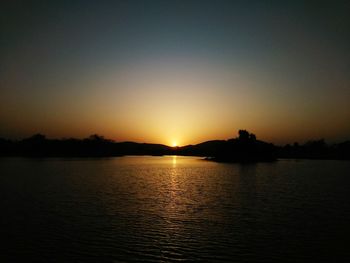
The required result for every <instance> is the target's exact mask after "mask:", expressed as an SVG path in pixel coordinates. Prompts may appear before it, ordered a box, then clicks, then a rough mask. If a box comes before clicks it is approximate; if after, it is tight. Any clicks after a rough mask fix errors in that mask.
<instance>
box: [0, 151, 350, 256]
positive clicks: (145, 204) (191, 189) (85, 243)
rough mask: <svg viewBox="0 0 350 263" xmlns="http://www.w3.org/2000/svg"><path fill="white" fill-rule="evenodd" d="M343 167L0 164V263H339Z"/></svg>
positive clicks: (113, 161)
mask: <svg viewBox="0 0 350 263" xmlns="http://www.w3.org/2000/svg"><path fill="white" fill-rule="evenodd" d="M349 176H350V162H348V161H311V160H302V161H294V160H281V161H278V162H275V163H258V164H250V165H240V164H222V163H220V164H219V163H214V162H208V161H203V160H201V159H200V158H197V157H180V156H165V157H119V158H106V159H99V158H97V159H89V158H86V159H55V158H46V159H25V158H23V159H22V158H1V159H0V211H1V221H0V223H1V224H0V230H1V240H0V241H1V244H2V245H1V248H0V249H1V250H0V252H1V253H0V261H1V262H14V261H18V260H26V261H35V262H67V261H74V262H77V261H81V262H87V261H89V262H140V261H142V262H180V261H181V262H189V261H201V262H301V261H304V262H310V261H311V260H315V259H317V260H324V261H338V262H347V261H349V259H350V257H349V255H350V253H349V252H348V251H349V241H350V239H349V234H350V231H349V229H350V228H349V222H350V205H349V201H348V200H350V194H349V189H350V178H349Z"/></svg>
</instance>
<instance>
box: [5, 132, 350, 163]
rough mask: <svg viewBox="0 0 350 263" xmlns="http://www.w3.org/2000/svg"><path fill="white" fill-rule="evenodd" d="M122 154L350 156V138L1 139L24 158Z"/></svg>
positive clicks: (10, 152)
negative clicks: (187, 141) (183, 141)
mask: <svg viewBox="0 0 350 263" xmlns="http://www.w3.org/2000/svg"><path fill="white" fill-rule="evenodd" d="M123 155H186V156H201V157H206V159H208V160H213V161H217V162H260V161H274V160H276V159H278V158H290V159H344V160H345V159H346V160H349V159H350V141H346V142H343V143H338V144H333V145H328V144H326V142H325V141H324V140H323V139H322V140H313V141H309V142H307V143H305V144H302V145H299V144H298V143H294V144H293V145H289V144H287V145H285V146H275V145H273V144H272V143H267V142H264V141H260V140H257V138H256V136H255V135H254V134H252V133H249V132H248V131H246V130H240V131H239V133H238V137H236V138H233V139H229V140H213V141H207V142H203V143H200V144H196V145H187V146H183V147H169V146H166V145H162V144H150V143H136V142H115V141H112V140H108V139H105V138H104V137H103V136H99V135H97V134H94V135H91V136H90V137H88V138H86V139H74V138H69V139H48V138H46V137H45V136H44V135H42V134H36V135H33V136H31V137H29V138H26V139H23V140H18V141H14V140H7V139H1V138H0V156H24V157H108V156H123Z"/></svg>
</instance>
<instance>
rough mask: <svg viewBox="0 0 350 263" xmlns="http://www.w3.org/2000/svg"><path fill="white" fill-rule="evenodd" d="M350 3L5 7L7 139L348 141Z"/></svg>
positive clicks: (1, 28)
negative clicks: (241, 134)
mask: <svg viewBox="0 0 350 263" xmlns="http://www.w3.org/2000/svg"><path fill="white" fill-rule="evenodd" d="M349 13H350V2H349V1H290V2H288V1H205V0H202V1H188V0H187V1H185V0H183V1H180V0H178V1H167V0H160V1H152V0H150V1H136V0H135V1H64V0H62V1H16V0H11V1H10V0H7V1H1V3H0V17H1V20H0V137H5V138H11V139H17V138H24V137H29V136H30V135H32V134H35V133H42V134H45V135H46V136H47V137H49V138H67V137H76V138H85V137H88V136H89V135H90V134H95V133H97V134H100V135H103V136H105V137H106V138H110V139H113V140H116V141H137V142H151V143H162V144H166V145H175V144H176V145H187V144H195V143H199V142H202V141H206V140H212V139H228V138H233V137H236V136H237V131H238V130H239V129H247V130H248V131H250V132H253V133H254V134H256V136H257V138H258V139H261V140H265V141H269V142H273V143H276V144H285V143H293V142H295V141H299V142H304V141H307V140H309V139H319V138H325V139H326V140H327V141H330V142H338V141H342V140H346V139H350V103H349V102H350V17H349Z"/></svg>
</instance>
